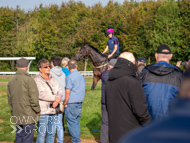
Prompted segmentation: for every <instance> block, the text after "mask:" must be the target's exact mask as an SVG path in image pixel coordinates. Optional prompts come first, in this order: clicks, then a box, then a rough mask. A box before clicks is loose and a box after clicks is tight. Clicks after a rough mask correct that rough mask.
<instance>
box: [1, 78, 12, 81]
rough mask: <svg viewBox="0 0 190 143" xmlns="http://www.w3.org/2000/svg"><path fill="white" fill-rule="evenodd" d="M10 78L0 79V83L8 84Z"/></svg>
mask: <svg viewBox="0 0 190 143" xmlns="http://www.w3.org/2000/svg"><path fill="white" fill-rule="evenodd" d="M9 79H10V78H0V82H9Z"/></svg>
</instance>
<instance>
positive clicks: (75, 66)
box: [68, 60, 77, 71]
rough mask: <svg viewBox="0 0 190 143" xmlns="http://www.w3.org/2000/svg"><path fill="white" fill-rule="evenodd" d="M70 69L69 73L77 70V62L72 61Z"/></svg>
mask: <svg viewBox="0 0 190 143" xmlns="http://www.w3.org/2000/svg"><path fill="white" fill-rule="evenodd" d="M68 68H69V71H72V70H75V69H77V62H76V61H75V60H70V61H69V62H68Z"/></svg>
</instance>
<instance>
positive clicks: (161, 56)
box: [140, 45, 182, 120]
mask: <svg viewBox="0 0 190 143" xmlns="http://www.w3.org/2000/svg"><path fill="white" fill-rule="evenodd" d="M172 56H173V54H172V53H171V49H170V48H169V47H168V46H167V45H160V46H159V47H158V48H157V51H156V53H155V59H156V62H157V63H156V64H151V65H148V66H146V67H145V70H144V71H143V72H142V74H141V76H140V81H141V83H142V87H143V89H144V92H145V94H146V97H147V104H148V109H149V113H150V115H151V117H152V120H154V119H158V120H159V119H161V118H163V116H164V115H165V114H166V113H167V111H168V104H169V102H170V101H171V100H172V99H173V98H174V97H176V96H177V95H178V91H179V87H180V84H181V76H182V75H181V73H180V69H179V68H178V67H176V66H174V65H171V64H170V60H171V59H172Z"/></svg>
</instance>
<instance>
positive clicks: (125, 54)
mask: <svg viewBox="0 0 190 143" xmlns="http://www.w3.org/2000/svg"><path fill="white" fill-rule="evenodd" d="M119 57H120V58H123V59H126V60H128V61H130V62H132V63H133V64H135V57H134V55H133V54H132V53H131V52H123V53H121V54H120V56H119Z"/></svg>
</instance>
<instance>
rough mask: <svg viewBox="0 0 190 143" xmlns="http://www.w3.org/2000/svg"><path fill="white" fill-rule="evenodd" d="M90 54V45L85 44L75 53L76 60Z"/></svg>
mask: <svg viewBox="0 0 190 143" xmlns="http://www.w3.org/2000/svg"><path fill="white" fill-rule="evenodd" d="M87 55H88V45H87V44H83V45H82V47H80V49H79V50H78V52H77V53H76V55H75V60H80V59H81V58H82V57H84V56H87Z"/></svg>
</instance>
